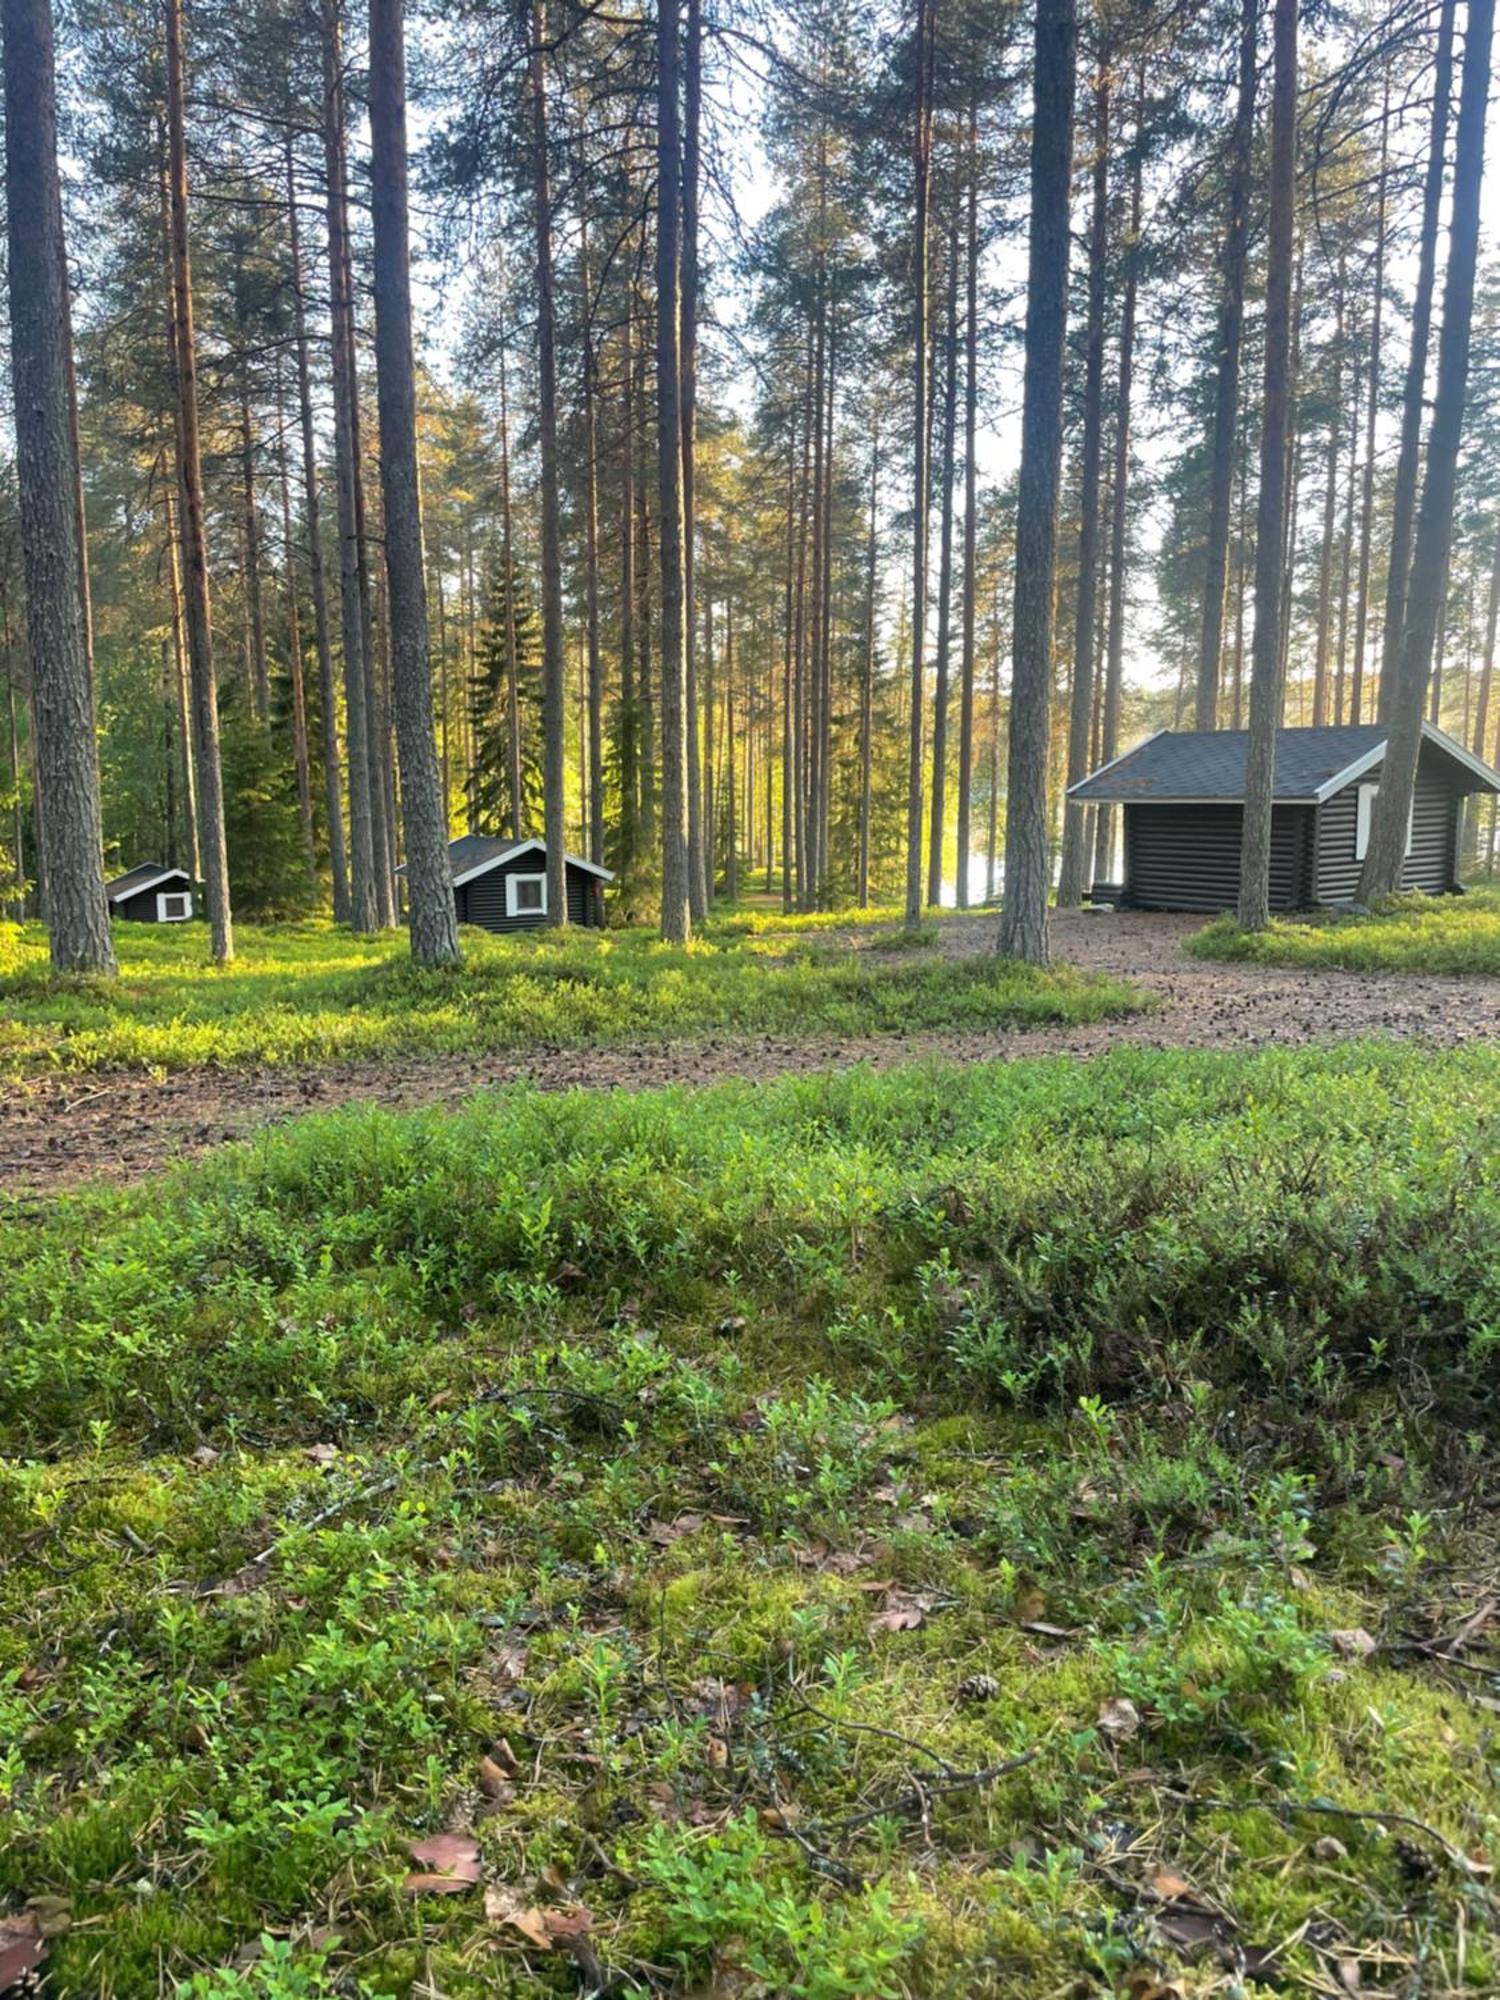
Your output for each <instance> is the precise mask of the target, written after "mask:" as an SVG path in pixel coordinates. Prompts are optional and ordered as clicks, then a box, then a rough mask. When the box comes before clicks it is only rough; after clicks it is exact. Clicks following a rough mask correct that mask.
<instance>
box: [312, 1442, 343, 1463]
mask: <svg viewBox="0 0 1500 2000" xmlns="http://www.w3.org/2000/svg"><path fill="white" fill-rule="evenodd" d="M338 1455H339V1448H338V1446H337V1445H336V1444H310V1445H309V1446H308V1447H307V1452H306V1456H307V1457H308V1458H310V1459H311V1460H312V1462H313V1464H314V1465H333V1464H334V1463H336V1461H337V1459H338Z"/></svg>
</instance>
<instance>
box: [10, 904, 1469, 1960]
mask: <svg viewBox="0 0 1500 2000" xmlns="http://www.w3.org/2000/svg"><path fill="white" fill-rule="evenodd" d="M1108 935H1110V936H1112V937H1113V938H1114V939H1115V940H1116V943H1117V944H1118V943H1120V942H1121V941H1122V939H1123V933H1122V932H1119V931H1115V932H1111V933H1109V934H1108ZM1497 1127H1500V1051H1497V1050H1496V1049H1494V1048H1492V1047H1488V1048H1487V1047H1480V1046H1473V1047H1469V1048H1466V1049H1450V1050H1442V1051H1438V1050H1430V1049H1427V1048H1419V1047H1417V1046H1416V1045H1413V1044H1407V1045H1405V1046H1398V1045H1395V1044H1391V1043H1386V1044H1383V1045H1376V1044H1362V1045H1352V1044H1346V1045H1341V1046H1339V1047H1336V1048H1332V1049H1301V1050H1271V1051H1263V1052H1260V1053H1249V1054H1225V1053H1221V1052H1197V1051H1184V1050H1167V1051H1157V1050H1147V1049H1141V1048H1130V1047H1126V1048H1120V1049H1116V1050H1115V1051H1113V1052H1112V1053H1110V1054H1107V1055H1104V1056H1102V1057H1101V1058H1100V1059H1099V1060H1098V1061H1096V1062H1089V1063H1077V1062H1071V1061H1068V1060H1065V1059H1053V1060H1043V1061H1039V1062H1027V1063H989V1064H975V1065H963V1066H949V1067H946V1068H944V1067H930V1068H925V1069H924V1068H917V1069H907V1070H906V1071H904V1072H901V1071H892V1072H890V1073H887V1074H884V1075H879V1076H877V1075H871V1074H869V1073H866V1072H855V1073H850V1074H846V1075H835V1074H829V1073H825V1074H823V1075H820V1076H809V1077H802V1078H784V1079H782V1080H781V1081H779V1082H776V1083H774V1084H771V1085H768V1086H761V1085H759V1084H750V1083H738V1084H734V1083H731V1084H724V1085H720V1086H718V1087H717V1088H715V1089H711V1090H704V1091H698V1092H692V1093H687V1092H676V1091H672V1092H663V1093H655V1094H653V1093H650V1092H644V1093H624V1092H621V1093H617V1094H614V1095H609V1094H605V1093H603V1092H600V1091H574V1092H572V1093H571V1094H566V1095H542V1094H539V1093H498V1094H495V1095H492V1096H490V1097H487V1098H484V1099H481V1100H479V1101H477V1102H475V1103H473V1104H471V1105H469V1106H467V1107H465V1108H464V1109H461V1110H457V1111H442V1112H438V1111H427V1112H404V1113H388V1112H375V1113H365V1114H355V1113H353V1112H350V1111H343V1112H334V1113H331V1114H329V1115H327V1116H319V1117H315V1118H310V1119H304V1120H301V1121H298V1122H294V1123H291V1124H288V1125H286V1126H284V1127H283V1128H281V1129H280V1130H278V1131H275V1132H270V1133H267V1134H266V1135H265V1137H264V1139H263V1141H262V1142H261V1143H260V1144H258V1145H256V1146H254V1147H231V1148H228V1149H226V1150H225V1151H223V1152H221V1153H220V1154H219V1155H217V1156H216V1157H214V1158H212V1159H208V1160H204V1161H203V1162H201V1163H198V1164H195V1165H194V1166H193V1167H192V1168H191V1169H190V1170H189V1169H181V1170H178V1171H177V1172H176V1173H174V1174H170V1175H168V1176H166V1177H164V1178H161V1179H158V1180H153V1181H151V1182H149V1183H145V1184H142V1185H141V1186H139V1187H135V1188H130V1189H124V1190H97V1189H96V1190H90V1191H89V1192H87V1193H80V1194H71V1195H68V1194H65V1195H62V1196H59V1197H58V1198H56V1199H55V1200H53V1201H51V1202H48V1203H45V1204H39V1205H38V1206H37V1207H36V1208H35V1209H24V1208H11V1209H10V1210H9V1211H6V1210H5V1209H4V1208H3V1206H0V1269H4V1270H5V1271H6V1273H7V1279H6V1282H5V1284H3V1285H0V1352H3V1353H4V1354H5V1357H6V1365H5V1368H4V1370H3V1371H0V1972H3V1970H4V1967H5V1965H6V1963H7V1960H6V1958H5V1957H4V1956H3V1954H5V1953H6V1952H8V1953H9V1959H8V1963H9V1966H10V1968H11V1970H12V1972H14V1971H15V1969H16V1968H17V1967H18V1966H22V1965H25V1964H27V1963H29V1962H30V1961H31V1959H32V1958H34V1957H36V1956H37V1955H39V1954H40V1953H41V1952H42V1951H43V1950H44V1949H46V1950H48V1952H49V1954H50V1956H49V1959H48V1963H47V1965H46V1966H45V1968H44V1970H45V1971H46V1973H47V1976H48V1984H47V1986H46V1989H45V1990H46V1991H47V1993H48V1994H49V1995H51V1996H53V2000H165V1996H168V1995H172V1996H175V2000H294V1996H295V2000H335V1996H348V2000H353V1996H355V1995H359V1996H361V2000H419V1996H433V1995H438V1994H441V1995H443V1996H444V2000H541V1996H552V2000H578V1996H579V1995H580V1994H590V1995H597V1996H602V1995H604V1994H606V1993H608V1994H612V1995H617V1996H620V2000H624V1996H626V1995H636V1996H642V2000H649V1997H650V1996H656V2000H666V1996H667V1995H668V1994H669V1993H670V1994H672V1995H675V1996H679V2000H681V1996H684V1995H687V1994H692V1995H695V1996H709V1995H712V1996H713V2000H771V1996H775V2000H784V1996H788V1995H797V1996H798V2000H882V1997H883V1996H888V2000H896V1996H898V1995H899V1996H902V1997H903V2000H914V1996H917V1997H918V2000H1039V1997H1041V2000H1045V1996H1052V2000H1088V1996H1094V2000H1106V1996H1111V1995H1113V1996H1116V2000H1127V1997H1128V2000H1146V1996H1147V1995H1150V1996H1153V2000H1209V1996H1218V2000H1240V1996H1243V1995H1245V1994H1246V1993H1248V1992H1251V1991H1255V1990H1262V1991H1264V1990H1266V1989H1268V1988H1274V1989H1279V1990H1280V1991H1282V1992H1283V1993H1284V1994H1287V1995H1288V1996H1295V1997H1296V2000H1313V1996H1323V2000H1331V1996H1339V2000H1376V1996H1386V1997H1387V2000H1398V1996H1400V2000H1409V1996H1412V1995H1415V1994H1421V1995H1423V1996H1427V2000H1488V1996H1493V1995H1494V1994H1495V1993H1496V1992H1497V1991H1500V1961H1497V1957H1496V1940H1497V1936H1500V1901H1497V1895H1496V1882H1495V1873H1494V1871H1495V1867H1496V1863H1497V1862H1500V1764H1497V1761H1496V1714H1497V1711H1500V1570H1497V1550H1500V1538H1497V1520H1500V1486H1497V1470H1496V1468H1497V1463H1500V1461H1497V1458H1496V1453H1495V1423H1496V1406H1495V1355H1496V1338H1497V1336H1496V1328H1497V1327H1500V1266H1497V1263H1496V1259H1495V1254H1494V1246H1495V1242H1496V1240H1497V1236H1500V1150H1497V1148H1496V1145H1495V1143H1494V1134H1495V1132H1496V1130H1497ZM7 1940H9V1942H7Z"/></svg>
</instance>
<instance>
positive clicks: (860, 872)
mask: <svg viewBox="0 0 1500 2000" xmlns="http://www.w3.org/2000/svg"><path fill="white" fill-rule="evenodd" d="M879 509H880V429H879V424H878V421H877V423H876V426H875V428H874V432H873V435H872V436H871V439H870V525H869V529H868V531H867V536H866V544H865V643H864V660H863V663H862V666H861V671H860V680H859V851H858V855H857V858H856V862H855V879H854V893H855V898H856V900H857V902H858V904H859V907H860V908H861V909H862V910H867V909H868V908H869V907H870V803H871V798H870V795H871V790H872V776H873V771H872V760H873V756H874V748H875V746H874V734H875V614H876V592H877V588H878V582H879V573H880V541H879V524H880V514H879Z"/></svg>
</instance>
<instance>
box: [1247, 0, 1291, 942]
mask: <svg viewBox="0 0 1500 2000" xmlns="http://www.w3.org/2000/svg"><path fill="white" fill-rule="evenodd" d="M1274 46H1275V53H1274V70H1273V75H1274V82H1273V86H1272V103H1271V220H1270V232H1269V242H1268V247H1267V268H1266V342H1265V346H1266V352H1265V377H1264V384H1263V391H1262V397H1261V442H1260V503H1259V507H1258V509H1257V512H1256V529H1255V632H1254V637H1253V639H1252V641H1251V653H1250V735H1249V742H1248V744H1247V746H1246V752H1245V805H1244V827H1243V832H1242V837H1241V844H1240V902H1239V918H1240V922H1241V923H1242V924H1243V925H1244V927H1245V929H1246V930H1250V931H1259V930H1264V929H1265V927H1266V924H1267V922H1268V921H1269V919H1270V914H1271V908H1270V896H1271V814H1272V798H1273V795H1274V791H1275V779H1276V731H1277V727H1278V725H1279V723H1280V720H1281V658H1282V654H1281V623H1282V617H1283V615H1284V612H1283V601H1282V600H1283V592H1284V588H1285V581H1286V575H1285V557H1284V550H1283V542H1282V535H1283V529H1284V526H1285V519H1286V471H1287V431H1288V418H1289V414H1290V412H1289V404H1290V396H1291V332H1292V327H1291V306H1292V224H1293V220H1294V210H1295V207H1296V192H1297V0H1276V6H1275V45H1274Z"/></svg>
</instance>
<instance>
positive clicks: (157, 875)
mask: <svg viewBox="0 0 1500 2000" xmlns="http://www.w3.org/2000/svg"><path fill="white" fill-rule="evenodd" d="M164 882H186V883H187V884H188V886H189V888H191V887H192V877H191V876H190V875H189V874H188V872H187V870H186V869H185V868H159V867H154V866H151V865H150V864H143V865H142V866H141V867H140V868H133V869H131V870H130V872H129V873H128V874H126V875H119V876H116V878H115V880H114V881H113V882H110V883H108V884H107V885H106V887H105V891H104V893H105V896H106V897H107V898H108V900H109V901H110V902H111V903H128V902H129V901H130V899H131V897H132V896H144V895H145V894H146V892H147V890H148V889H159V888H160V887H161V885H162V884H163V883H164Z"/></svg>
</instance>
